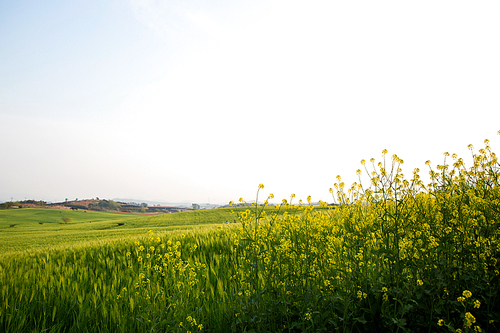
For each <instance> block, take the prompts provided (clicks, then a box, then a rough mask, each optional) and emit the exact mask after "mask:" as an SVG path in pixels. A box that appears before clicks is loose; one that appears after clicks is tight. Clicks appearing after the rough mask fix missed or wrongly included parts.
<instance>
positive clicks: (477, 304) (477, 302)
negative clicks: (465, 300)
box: [474, 299, 481, 309]
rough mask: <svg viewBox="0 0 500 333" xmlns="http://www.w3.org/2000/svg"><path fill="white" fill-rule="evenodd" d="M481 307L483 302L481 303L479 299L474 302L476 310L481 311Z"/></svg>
mask: <svg viewBox="0 0 500 333" xmlns="http://www.w3.org/2000/svg"><path fill="white" fill-rule="evenodd" d="M480 306H481V302H479V301H478V300H477V299H476V300H475V301H474V309H479V307H480Z"/></svg>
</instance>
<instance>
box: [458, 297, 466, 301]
mask: <svg viewBox="0 0 500 333" xmlns="http://www.w3.org/2000/svg"><path fill="white" fill-rule="evenodd" d="M457 301H459V302H464V301H465V297H462V296H460V297H457Z"/></svg>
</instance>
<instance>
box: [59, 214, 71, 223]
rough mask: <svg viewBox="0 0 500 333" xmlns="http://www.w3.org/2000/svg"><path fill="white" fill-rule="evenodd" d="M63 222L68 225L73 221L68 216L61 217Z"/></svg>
mask: <svg viewBox="0 0 500 333" xmlns="http://www.w3.org/2000/svg"><path fill="white" fill-rule="evenodd" d="M61 220H63V222H64V224H68V222H69V221H71V219H70V218H69V217H67V216H63V217H61Z"/></svg>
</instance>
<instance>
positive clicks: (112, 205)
mask: <svg viewBox="0 0 500 333" xmlns="http://www.w3.org/2000/svg"><path fill="white" fill-rule="evenodd" d="M120 207H121V205H120V204H119V203H118V202H115V201H113V200H109V201H108V208H109V210H119V209H120Z"/></svg>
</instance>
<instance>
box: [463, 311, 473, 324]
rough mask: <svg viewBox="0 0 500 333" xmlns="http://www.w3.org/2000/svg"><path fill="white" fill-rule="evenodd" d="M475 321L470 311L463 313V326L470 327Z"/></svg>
mask: <svg viewBox="0 0 500 333" xmlns="http://www.w3.org/2000/svg"><path fill="white" fill-rule="evenodd" d="M475 322H476V318H475V317H474V316H473V315H472V313H470V312H466V313H465V318H464V326H465V327H467V328H470V327H471V325H472V324H474V323H475Z"/></svg>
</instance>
